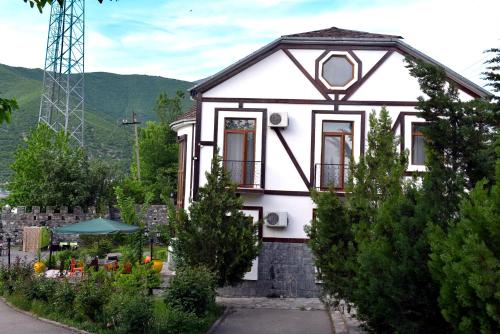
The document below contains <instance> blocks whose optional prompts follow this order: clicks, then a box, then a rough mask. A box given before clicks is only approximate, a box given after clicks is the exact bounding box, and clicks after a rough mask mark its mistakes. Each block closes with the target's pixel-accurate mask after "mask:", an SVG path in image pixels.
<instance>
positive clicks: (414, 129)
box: [411, 123, 425, 166]
mask: <svg viewBox="0 0 500 334" xmlns="http://www.w3.org/2000/svg"><path fill="white" fill-rule="evenodd" d="M424 127H425V123H412V125H411V163H412V165H417V166H423V165H424V164H425V138H424V134H423V133H422V129H423V128H424Z"/></svg>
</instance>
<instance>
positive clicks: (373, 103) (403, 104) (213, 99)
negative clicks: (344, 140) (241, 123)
mask: <svg viewBox="0 0 500 334" xmlns="http://www.w3.org/2000/svg"><path fill="white" fill-rule="evenodd" d="M240 101H243V102H244V103H277V104H318V105H328V106H332V107H335V106H387V107H392V106H396V107H397V106H399V107H415V106H417V105H418V102H417V101H343V100H338V101H336V100H311V99H278V98H276V99H275V98H250V97H204V98H202V102H240Z"/></svg>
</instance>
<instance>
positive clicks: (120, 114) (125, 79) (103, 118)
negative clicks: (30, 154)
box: [0, 64, 193, 183]
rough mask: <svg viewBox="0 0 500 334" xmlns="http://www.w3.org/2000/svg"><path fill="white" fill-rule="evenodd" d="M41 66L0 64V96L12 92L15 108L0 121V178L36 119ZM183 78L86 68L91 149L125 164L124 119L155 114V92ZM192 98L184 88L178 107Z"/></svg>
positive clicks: (128, 132) (184, 84)
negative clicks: (32, 67)
mask: <svg viewBox="0 0 500 334" xmlns="http://www.w3.org/2000/svg"><path fill="white" fill-rule="evenodd" d="M42 81H43V71H42V70H40V69H28V68H22V67H11V66H7V65H2V64H0V96H1V97H8V98H11V97H15V98H16V99H17V101H18V103H19V107H20V109H19V110H16V111H15V112H13V114H12V120H11V122H10V124H3V125H1V126H0V183H2V182H3V181H6V180H7V179H8V176H9V175H10V173H11V170H10V167H9V166H10V164H11V163H12V161H13V159H14V156H13V155H14V151H15V150H16V148H17V146H18V145H19V144H20V143H21V142H22V140H23V138H24V137H25V136H26V135H27V134H29V132H30V129H32V128H33V127H34V126H35V125H36V124H37V121H38V111H39V108H40V95H41V90H42ZM192 85H193V84H192V83H191V82H188V81H182V80H175V79H168V78H163V77H158V76H147V75H119V74H113V73H102V72H96V73H85V125H84V126H85V128H84V129H85V133H84V142H85V147H86V148H87V149H88V151H89V153H90V155H92V156H98V157H101V158H105V159H109V160H110V161H116V162H118V163H119V164H120V166H121V168H122V169H123V170H127V168H128V166H129V165H130V160H131V158H132V142H133V137H132V136H133V129H132V127H123V126H121V122H122V120H123V119H125V118H128V119H130V118H131V114H132V112H133V111H135V112H136V113H137V115H138V120H139V121H141V122H145V121H148V120H156V115H155V113H154V111H153V107H154V104H155V101H156V98H157V97H158V95H159V94H160V93H162V92H167V94H168V96H174V94H175V92H176V91H177V90H181V91H186V89H188V88H189V87H191V86H192ZM191 104H192V101H191V100H189V94H186V98H185V99H184V101H183V109H185V110H188V109H189V108H190V106H191Z"/></svg>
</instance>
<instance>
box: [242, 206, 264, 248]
mask: <svg viewBox="0 0 500 334" xmlns="http://www.w3.org/2000/svg"><path fill="white" fill-rule="evenodd" d="M242 209H243V210H246V211H257V212H258V213H259V239H260V240H262V221H263V220H264V210H263V208H262V207H261V206H250V205H245V206H244V207H243V208H242Z"/></svg>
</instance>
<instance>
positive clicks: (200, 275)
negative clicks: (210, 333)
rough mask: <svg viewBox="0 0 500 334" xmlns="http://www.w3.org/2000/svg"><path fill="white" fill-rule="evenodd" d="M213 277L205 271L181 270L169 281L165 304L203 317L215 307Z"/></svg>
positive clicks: (196, 269)
mask: <svg viewBox="0 0 500 334" xmlns="http://www.w3.org/2000/svg"><path fill="white" fill-rule="evenodd" d="M215 287H216V282H215V276H214V274H212V273H211V272H209V271H208V270H207V269H205V268H202V267H199V268H183V269H180V270H179V271H178V272H177V274H176V276H174V277H173V278H172V280H171V281H170V287H169V289H168V290H167V292H166V295H165V302H166V304H167V305H168V306H170V307H171V308H177V307H180V308H181V309H182V310H184V311H186V312H194V313H195V314H196V315H199V316H200V315H205V314H206V313H207V311H208V310H210V309H213V307H214V306H215Z"/></svg>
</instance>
